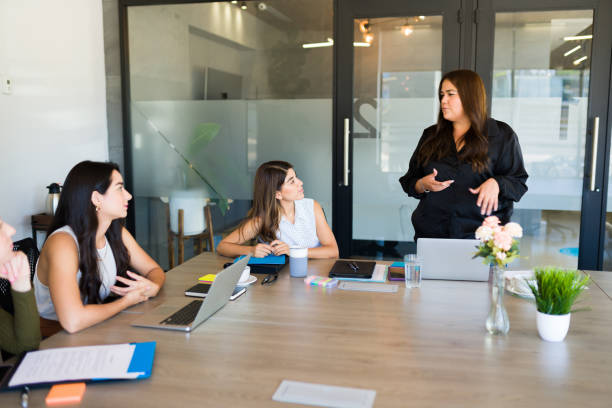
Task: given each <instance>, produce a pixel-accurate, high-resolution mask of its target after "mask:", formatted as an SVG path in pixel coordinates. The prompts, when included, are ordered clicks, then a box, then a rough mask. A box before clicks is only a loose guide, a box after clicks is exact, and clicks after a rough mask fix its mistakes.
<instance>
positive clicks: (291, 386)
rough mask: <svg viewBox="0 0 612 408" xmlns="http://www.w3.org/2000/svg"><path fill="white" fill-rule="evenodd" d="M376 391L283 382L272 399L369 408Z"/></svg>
mask: <svg viewBox="0 0 612 408" xmlns="http://www.w3.org/2000/svg"><path fill="white" fill-rule="evenodd" d="M374 398H376V391H374V390H365V389H361V388H349V387H336V386H333V385H323V384H312V383H305V382H299V381H288V380H283V382H282V383H281V385H280V386H279V387H278V389H277V390H276V392H275V393H274V396H273V397H272V399H273V400H274V401H279V402H291V403H294V404H306V405H315V406H318V407H334V408H371V407H372V406H373V405H374Z"/></svg>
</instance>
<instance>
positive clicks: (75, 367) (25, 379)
mask: <svg viewBox="0 0 612 408" xmlns="http://www.w3.org/2000/svg"><path fill="white" fill-rule="evenodd" d="M135 347H136V346H135V345H133V344H115V345H104V346H88V347H65V348H57V349H49V350H40V351H31V352H29V353H27V354H26V355H25V357H24V358H23V360H22V361H21V363H20V364H19V367H18V368H17V371H16V372H15V374H13V377H12V378H11V380H10V382H9V386H10V387H14V386H19V385H22V384H35V383H44V382H60V381H70V380H84V379H105V378H113V379H114V378H117V379H119V378H136V377H138V375H139V374H141V373H137V372H136V373H128V367H129V366H130V362H131V361H132V356H133V354H134V349H135Z"/></svg>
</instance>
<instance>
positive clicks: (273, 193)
mask: <svg viewBox="0 0 612 408" xmlns="http://www.w3.org/2000/svg"><path fill="white" fill-rule="evenodd" d="M302 186H303V183H302V181H301V180H300V179H299V178H297V176H296V174H295V171H294V170H293V166H292V165H291V164H289V163H287V162H284V161H271V162H267V163H264V164H262V165H261V166H259V168H258V169H257V173H256V174H255V182H254V185H253V208H251V210H250V211H249V213H248V215H247V218H246V219H245V221H243V222H242V224H240V226H239V227H238V228H237V229H236V230H234V231H233V232H232V233H231V234H229V235H228V236H227V237H225V238H224V239H223V240H222V241H221V242H220V243H219V245H218V246H217V251H218V252H219V253H220V254H221V255H225V256H231V257H233V256H239V255H247V254H251V255H253V256H255V257H258V258H262V257H264V256H266V255H269V254H274V255H283V254H284V255H289V248H290V247H292V248H308V257H309V258H337V257H338V244H337V243H336V238H335V237H334V233H333V232H332V230H331V228H329V225H328V224H327V221H326V220H325V215H324V214H323V209H322V208H321V206H320V205H319V203H317V202H316V201H314V200H312V199H310V198H304V189H303V187H302ZM252 239H257V241H258V242H259V243H257V244H256V245H254V246H249V245H244V243H245V242H247V241H250V240H252Z"/></svg>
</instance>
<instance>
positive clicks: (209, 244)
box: [166, 204, 215, 269]
mask: <svg viewBox="0 0 612 408" xmlns="http://www.w3.org/2000/svg"><path fill="white" fill-rule="evenodd" d="M166 219H167V220H168V265H169V268H170V269H172V268H174V266H175V265H174V238H178V264H177V265H180V264H182V263H183V262H184V261H185V240H187V239H193V240H194V242H193V248H194V254H195V255H198V254H201V253H202V251H203V249H202V248H203V247H202V240H204V241H206V251H211V252H213V253H214V252H215V240H214V234H213V225H212V216H211V212H210V206H209V205H206V206H204V219H205V220H206V229H205V230H204V231H202V232H201V233H199V234H195V235H185V234H184V233H183V232H184V231H185V228H184V222H183V220H184V211H183V210H182V209H179V210H178V232H177V233H175V232H174V231H172V228H171V227H170V205H169V204H166Z"/></svg>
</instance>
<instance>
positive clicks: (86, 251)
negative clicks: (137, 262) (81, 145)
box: [47, 161, 130, 303]
mask: <svg viewBox="0 0 612 408" xmlns="http://www.w3.org/2000/svg"><path fill="white" fill-rule="evenodd" d="M113 170H117V171H119V166H117V165H116V164H115V163H101V162H93V161H83V162H80V163H79V164H77V165H76V166H74V167H73V168H72V170H70V173H68V176H67V177H66V181H64V187H63V190H62V194H61V196H60V199H59V203H58V204H57V210H56V212H55V216H54V217H53V222H52V223H51V227H49V231H48V232H47V237H49V236H50V235H51V234H52V233H53V232H54V231H56V230H57V229H59V228H61V227H63V226H65V225H68V226H70V228H72V230H73V231H74V233H75V235H76V237H77V240H78V243H79V269H80V270H81V280H80V282H79V291H80V292H81V299H82V300H83V302H87V303H101V302H102V300H101V299H100V293H99V292H100V286H101V285H102V280H101V278H100V271H99V269H98V251H97V250H96V231H97V229H98V217H97V216H96V208H95V207H94V205H93V203H92V202H91V194H92V193H93V192H94V191H97V192H99V193H100V194H104V193H105V192H106V190H108V187H109V186H110V184H111V176H112V173H113ZM122 229H123V220H120V219H116V220H113V221H112V222H111V225H110V227H109V228H108V230H107V231H106V239H107V240H108V243H109V245H110V247H111V249H112V251H113V255H114V257H115V263H116V264H117V274H118V275H120V276H126V271H127V269H128V267H129V263H130V254H129V253H128V250H127V248H126V247H125V245H124V244H123V239H122V238H121V231H122Z"/></svg>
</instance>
